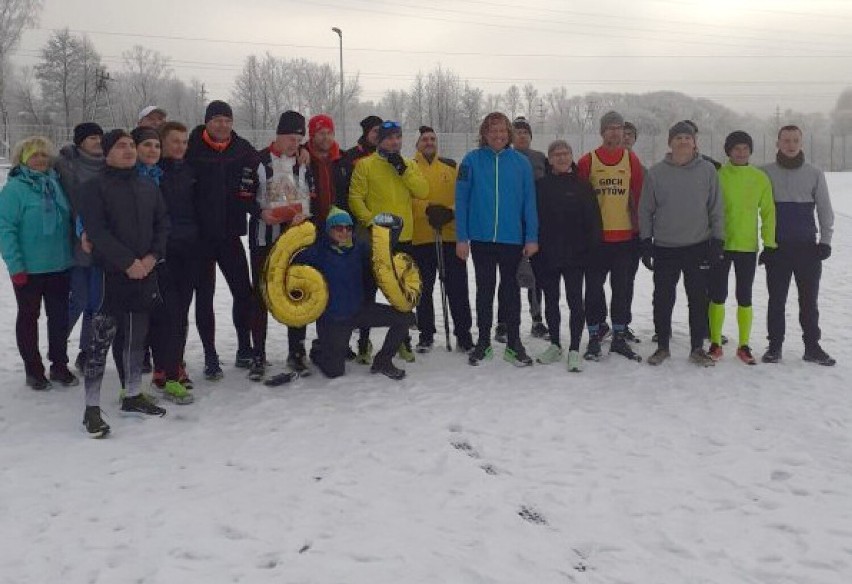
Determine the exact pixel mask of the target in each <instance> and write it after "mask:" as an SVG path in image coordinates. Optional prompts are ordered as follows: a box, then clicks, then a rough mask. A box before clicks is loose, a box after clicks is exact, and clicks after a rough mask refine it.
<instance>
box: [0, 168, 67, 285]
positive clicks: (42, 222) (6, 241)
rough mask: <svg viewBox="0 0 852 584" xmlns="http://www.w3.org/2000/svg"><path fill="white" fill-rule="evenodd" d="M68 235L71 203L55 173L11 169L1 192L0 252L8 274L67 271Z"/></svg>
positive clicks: (51, 171)
mask: <svg viewBox="0 0 852 584" xmlns="http://www.w3.org/2000/svg"><path fill="white" fill-rule="evenodd" d="M71 238H72V236H71V205H70V204H69V203H68V198H67V197H66V196H65V193H64V192H63V191H62V187H61V186H60V185H59V180H58V177H57V175H56V172H54V171H53V170H50V171H48V172H47V173H42V172H35V171H34V170H31V169H29V168H28V167H26V166H23V165H19V166H16V167H15V168H13V169H12V171H11V172H10V173H9V180H8V182H7V183H6V186H5V187H3V190H2V191H0V253H2V254H3V260H4V261H5V262H6V266H7V267H8V268H9V274H10V275H14V274H18V273H20V272H26V273H28V274H49V273H52V272H62V271H64V270H67V269H68V268H70V267H71V266H72V265H73V263H74V261H73V258H72V255H71Z"/></svg>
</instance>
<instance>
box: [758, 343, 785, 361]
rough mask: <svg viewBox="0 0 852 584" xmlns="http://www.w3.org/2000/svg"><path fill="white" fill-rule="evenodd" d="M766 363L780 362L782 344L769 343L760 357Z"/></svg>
mask: <svg viewBox="0 0 852 584" xmlns="http://www.w3.org/2000/svg"><path fill="white" fill-rule="evenodd" d="M760 360H761V361H763V362H764V363H778V362H779V361H781V345H773V344H771V343H770V344H769V348H768V349H766V352H765V353H764V354H763V357H761V358H760Z"/></svg>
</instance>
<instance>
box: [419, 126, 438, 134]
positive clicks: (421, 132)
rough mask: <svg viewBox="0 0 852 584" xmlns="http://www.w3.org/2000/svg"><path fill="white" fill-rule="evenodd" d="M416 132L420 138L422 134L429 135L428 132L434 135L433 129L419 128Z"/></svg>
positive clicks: (427, 127)
mask: <svg viewBox="0 0 852 584" xmlns="http://www.w3.org/2000/svg"><path fill="white" fill-rule="evenodd" d="M417 131H418V132H420V135H421V136H422V135H423V134H427V133H430V132H431V133H432V134H434V133H435V130H434V129H433V128H430V127H429V126H420V127H419V128H418V129H417Z"/></svg>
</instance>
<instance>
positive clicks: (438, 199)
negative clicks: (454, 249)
mask: <svg viewBox="0 0 852 584" xmlns="http://www.w3.org/2000/svg"><path fill="white" fill-rule="evenodd" d="M414 162H416V163H417V166H419V167H420V172H422V173H423V176H424V177H426V182H427V183H429V196H428V197H427V198H426V199H421V200H419V201H414V202H413V210H414V238H413V239H412V241H411V243H413V244H414V245H419V244H422V243H434V242H435V230H434V229H432V226H431V225H429V219H428V218H427V217H426V207H428V206H429V205H443V206H445V207H449V208H450V209H453V210H455V206H456V175H457V174H458V168H457V167H456V162H455V161H454V160H450V159H449V158H439V157H438V156H435V158H434V159H432V162H429V161H428V160H426V157H425V156H423V154H421V153H420V152H418V153H417V154H415V155H414ZM441 237H442V238H443V240H444V241H455V240H456V222H455V221H451V222H449V223H447V224H446V225H444V227H442V228H441Z"/></svg>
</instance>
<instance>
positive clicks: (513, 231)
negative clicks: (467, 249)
mask: <svg viewBox="0 0 852 584" xmlns="http://www.w3.org/2000/svg"><path fill="white" fill-rule="evenodd" d="M456 239H457V240H458V241H461V242H469V241H482V242H492V243H510V244H515V245H518V244H524V243H536V242H538V211H537V210H536V195H535V183H534V182H533V171H532V166H531V165H530V162H529V160H527V157H526V156H524V155H523V154H521V153H520V152H518V151H517V150H514V149H512V148H504V149H503V150H501V151H499V152H495V151H494V150H492V149H491V148H489V147H487V146H483V147H481V148H477V149H476V150H472V151H471V152H468V153H467V155H465V157H464V159H463V160H462V163H461V166H460V167H459V175H458V180H457V181H456Z"/></svg>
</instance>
